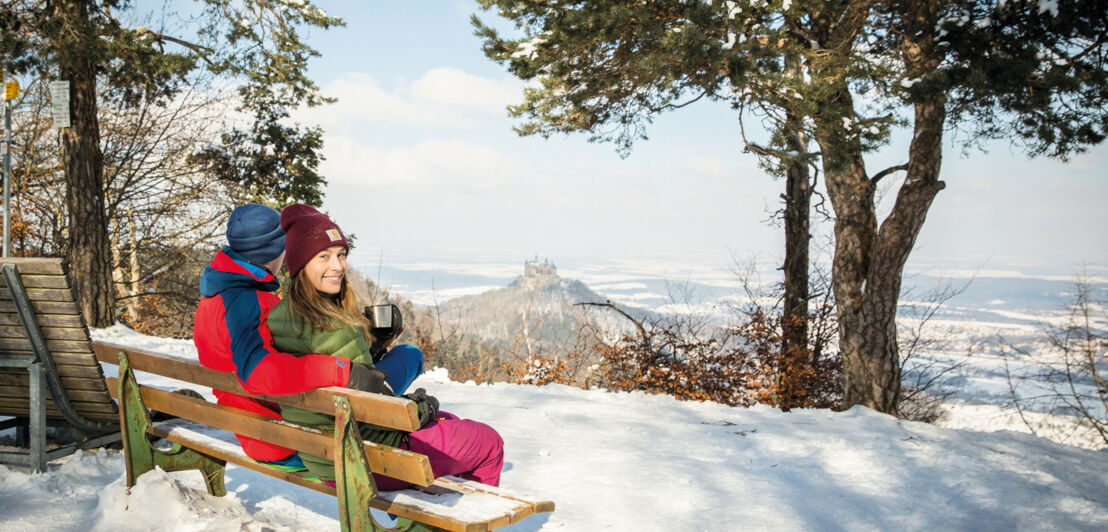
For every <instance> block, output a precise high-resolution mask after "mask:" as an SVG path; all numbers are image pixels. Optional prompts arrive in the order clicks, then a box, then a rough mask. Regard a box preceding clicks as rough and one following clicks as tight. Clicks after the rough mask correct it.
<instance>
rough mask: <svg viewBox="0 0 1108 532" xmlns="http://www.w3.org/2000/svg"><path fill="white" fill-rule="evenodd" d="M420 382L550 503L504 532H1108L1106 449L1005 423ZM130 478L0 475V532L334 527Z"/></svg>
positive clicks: (180, 480) (105, 470) (249, 490)
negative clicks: (483, 427)
mask: <svg viewBox="0 0 1108 532" xmlns="http://www.w3.org/2000/svg"><path fill="white" fill-rule="evenodd" d="M94 335H95V336H96V337H97V338H101V339H108V340H111V341H115V342H120V343H127V344H130V345H136V346H141V347H146V348H150V349H155V350H159V351H164V352H170V353H174V354H179V355H184V356H191V357H194V356H195V351H194V350H193V349H192V346H191V342H188V341H179V340H166V339H161V338H151V337H144V336H141V335H137V334H135V333H133V332H130V331H128V330H126V329H124V328H122V327H118V326H117V327H113V328H111V329H105V330H99V331H94ZM106 367H107V368H111V366H106ZM139 379H140V381H143V382H151V380H152V379H151V378H149V377H148V376H144V375H142V374H140V375H139ZM161 384H162V385H165V386H166V387H173V384H172V383H170V382H163V383H161ZM417 385H419V386H424V387H426V388H427V389H428V390H429V391H430V392H431V393H433V394H434V395H436V396H438V397H439V398H440V399H441V400H442V403H443V407H444V408H445V409H449V410H450V411H452V412H454V413H457V414H459V415H462V416H465V417H471V418H474V419H479V420H482V421H485V422H487V423H489V424H491V425H492V426H494V427H496V428H497V429H498V430H499V431H500V432H501V434H502V435H503V437H504V440H505V454H506V463H505V471H504V475H503V478H502V485H503V486H505V487H508V488H510V489H512V490H515V491H521V492H526V493H531V494H533V495H536V496H539V497H542V498H547V499H551V500H554V501H555V502H556V503H557V510H555V512H554V513H552V514H543V515H539V516H534V517H531V518H529V519H528V520H526V521H524V522H523V523H520V524H518V525H514V526H512V527H509V528H507V529H505V530H516V531H524V530H567V531H568V530H573V531H578V530H581V531H590V530H620V531H623V530H636V531H637V530H712V531H714V530H740V529H758V530H1011V529H1021V530H1046V529H1051V530H1054V529H1060V530H1105V529H1108V452H1104V451H1101V452H1097V451H1093V450H1088V449H1082V448H1078V447H1073V446H1067V445H1062V444H1058V443H1054V442H1052V441H1049V440H1047V439H1044V438H1040V437H1036V436H1032V435H1029V434H1022V433H1017V432H1013V431H1009V430H1003V429H1005V428H1006V426H1005V425H1004V424H1003V423H1001V424H999V425H994V426H993V427H991V428H990V430H994V431H992V432H989V431H985V432H982V431H968V430H954V429H949V428H942V427H937V426H933V425H926V424H920V423H912V422H905V421H898V420H897V419H894V418H892V417H889V416H885V415H882V414H878V413H875V412H873V411H870V410H867V409H864V408H854V409H851V410H848V411H846V412H841V413H833V412H829V411H823V410H794V411H793V412H791V413H787V414H786V413H782V412H779V411H777V410H774V409H771V408H768V407H761V406H759V407H754V408H732V407H727V406H723V405H719V404H712V403H695V402H679V401H675V400H673V399H671V398H669V397H665V396H648V395H643V394H637V393H608V392H604V391H598V390H590V391H586V390H580V389H576V388H570V387H564V386H557V385H553V386H546V387H533V386H526V385H514V384H493V385H475V384H472V383H469V384H459V383H454V382H450V381H449V380H448V379H447V378H446V375H445V373H444V372H443V370H434V371H431V372H429V373H428V374H426V375H424V376H423V377H421V378H420V380H419V381H418V383H417ZM994 422H999V421H996V420H994ZM1012 427H1013V428H1015V425H1012ZM978 428H985V427H978ZM122 476H123V459H122V457H121V456H120V454H119V453H118V452H108V451H103V450H101V451H98V452H93V453H89V454H78V455H75V456H73V457H71V458H69V459H66V460H61V461H57V462H54V463H51V464H50V471H49V472H48V473H45V474H38V475H28V474H26V473H23V472H19V471H16V470H13V469H9V468H4V467H3V466H0V520H2V521H0V530H4V531H7V530H12V531H25V530H51V531H54V530H81V531H84V530H112V531H117V530H151V529H162V530H189V531H193V530H309V529H310V530H321V529H322V530H326V529H330V530H334V529H337V527H338V523H337V521H336V515H337V508H336V504H335V500H334V499H333V498H331V497H328V496H325V495H322V494H319V493H316V492H313V491H310V490H306V489H303V488H298V487H294V486H291V485H289V484H287V483H284V482H280V481H277V480H274V479H271V478H269V477H266V476H264V475H259V474H256V473H253V472H251V471H248V470H244V469H241V468H237V467H234V466H232V467H229V468H228V472H227V487H228V491H229V494H228V496H227V497H224V498H216V497H210V496H208V495H207V494H206V493H205V492H204V489H203V484H202V482H201V480H200V476H199V474H198V473H196V472H180V473H172V474H166V473H162V472H160V471H156V472H152V473H148V474H146V475H144V476H143V477H142V478H141V479H140V482H139V484H138V485H137V486H136V487H135V488H133V489H132V490H131V491H130V493H129V494H128V493H127V492H126V491H125V490H124V488H123V484H122V482H123V481H122Z"/></svg>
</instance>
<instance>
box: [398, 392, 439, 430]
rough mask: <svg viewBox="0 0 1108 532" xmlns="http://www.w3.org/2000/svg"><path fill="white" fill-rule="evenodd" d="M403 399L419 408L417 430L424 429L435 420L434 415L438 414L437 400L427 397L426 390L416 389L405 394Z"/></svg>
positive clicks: (433, 397) (431, 396) (430, 396)
mask: <svg viewBox="0 0 1108 532" xmlns="http://www.w3.org/2000/svg"><path fill="white" fill-rule="evenodd" d="M404 397H405V398H406V399H408V400H411V401H413V402H414V403H415V404H416V406H417V407H419V428H423V427H426V426H427V424H428V423H430V422H431V420H433V419H435V414H438V413H439V400H438V399H435V396H433V395H427V390H424V389H423V388H416V391H414V392H412V393H409V394H405V395H404Z"/></svg>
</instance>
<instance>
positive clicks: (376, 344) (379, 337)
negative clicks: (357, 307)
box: [363, 304, 404, 362]
mask: <svg viewBox="0 0 1108 532" xmlns="http://www.w3.org/2000/svg"><path fill="white" fill-rule="evenodd" d="M389 307H391V309H392V312H391V314H392V316H391V320H389V321H390V323H389V325H388V326H387V327H378V324H377V322H376V320H374V318H373V309H372V308H371V307H366V308H365V310H364V311H363V312H364V313H365V317H366V318H367V319H368V320H369V324H370V331H369V332H370V333H372V334H373V344H372V345H370V346H369V354H370V355H372V356H373V361H374V362H377V361H379V360H381V358H382V357H384V356H385V353H387V352H388V345H389V343H391V342H392V341H393V340H395V339H396V337H397V336H400V333H401V332H404V317H403V315H402V314H400V307H398V306H396V305H393V304H390V305H389Z"/></svg>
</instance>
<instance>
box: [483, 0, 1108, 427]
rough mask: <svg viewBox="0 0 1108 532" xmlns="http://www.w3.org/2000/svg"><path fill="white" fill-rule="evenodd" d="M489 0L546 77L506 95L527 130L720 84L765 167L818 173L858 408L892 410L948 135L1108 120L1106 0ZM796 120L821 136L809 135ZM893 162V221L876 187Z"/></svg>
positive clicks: (578, 126) (710, 91) (1013, 132)
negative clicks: (906, 299)
mask: <svg viewBox="0 0 1108 532" xmlns="http://www.w3.org/2000/svg"><path fill="white" fill-rule="evenodd" d="M480 3H481V5H482V7H483V8H485V9H486V10H493V9H495V10H496V13H497V14H498V15H499V16H500V17H503V18H505V19H508V20H510V21H512V22H514V23H515V25H516V28H517V30H518V31H519V33H520V34H521V35H519V36H517V37H514V38H505V37H502V36H501V35H500V33H499V32H498V31H497V30H496V29H494V28H493V27H491V26H490V25H487V24H485V23H483V22H482V21H481V20H480V19H479V18H478V17H474V18H473V23H474V25H475V26H476V28H477V33H478V35H479V36H481V37H482V38H483V39H484V51H485V53H486V55H488V56H489V57H490V58H492V59H495V60H497V61H500V62H502V63H504V64H506V65H507V66H508V68H509V70H510V71H511V72H512V73H513V74H515V75H516V76H518V77H520V78H522V79H526V80H535V81H537V86H535V87H534V88H529V89H526V91H525V101H524V102H523V103H522V104H520V105H519V106H516V107H513V108H511V112H512V113H513V114H514V115H515V116H518V117H523V118H525V121H524V122H523V123H522V124H521V125H519V126H518V127H517V128H516V130H517V131H518V132H519V133H520V134H523V135H533V134H537V135H543V136H549V135H551V134H554V133H566V132H574V131H584V132H588V133H589V134H590V139H591V140H598V141H611V142H615V143H616V144H617V145H618V146H619V147H620V148H621V149H623V150H626V149H629V148H630V146H631V144H632V143H633V142H634V141H635V140H636V139H640V138H644V137H645V132H646V127H647V125H649V123H650V121H651V120H652V119H653V117H654V116H655V115H657V114H658V113H661V112H664V111H668V110H673V109H677V108H680V107H682V106H685V105H688V104H689V103H690V102H692V101H696V100H700V99H707V100H716V101H722V102H727V103H730V104H731V105H732V106H733V107H734V108H735V109H736V111H737V112H738V113H739V115H740V118H741V119H742V121H749V120H751V119H757V120H762V121H763V123H765V124H766V125H767V127H768V128H769V130H770V138H769V139H768V140H767V141H765V142H762V143H758V142H755V141H752V140H749V139H747V140H746V141H745V142H746V146H745V148H746V149H749V150H752V151H754V152H755V153H757V154H758V155H759V156H761V157H762V162H763V165H765V166H767V167H769V168H771V169H776V171H777V173H779V174H780V173H786V172H787V171H788V169H789V168H796V167H795V166H790V163H795V162H801V163H804V164H813V165H816V166H818V168H820V169H821V170H822V173H823V175H824V182H825V185H826V188H827V193H828V196H829V199H830V202H831V205H832V208H833V209H834V216H835V225H834V234H835V255H834V259H833V273H832V286H833V291H834V296H835V304H836V309H837V313H838V324H839V325H838V327H839V342H840V350H841V353H842V355H843V360H844V383H843V386H844V402H845V404H846V405H847V406H849V405H855V404H861V405H865V406H869V407H871V408H874V409H877V410H880V411H883V412H888V413H896V411H897V404H898V401H899V397H900V367H899V365H900V360H899V356H898V353H897V341H896V340H897V339H896V323H895V320H896V308H897V300H898V297H899V293H900V283H901V276H902V273H903V270H904V265H905V263H906V262H907V259H908V255H909V253H910V252H911V250H912V247H913V245H914V243H915V239H916V237H917V236H918V235H919V232H920V229H921V228H922V226H923V222H924V219H925V218H926V215H927V212H928V210H929V208H930V206H931V202H932V201H933V200H934V198H935V196H936V195H937V194H938V193H939V191H940V190H942V189H943V188H944V187H945V183H943V182H942V181H941V180H940V179H939V175H940V167H941V160H942V141H943V138H944V133H945V132H946V131H954V132H956V136H955V138H956V139H957V140H959V141H960V142H962V143H963V144H964V145H966V146H973V145H978V144H980V143H982V142H985V141H988V140H991V139H1009V140H1011V141H1012V142H1014V143H1015V144H1017V145H1019V146H1020V147H1022V148H1024V149H1025V151H1026V152H1027V153H1028V154H1029V155H1032V156H1036V155H1046V156H1051V157H1058V158H1063V159H1064V158H1066V157H1067V156H1069V155H1070V154H1073V153H1076V152H1080V151H1082V150H1084V149H1085V148H1086V147H1087V146H1088V145H1090V144H1095V143H1099V142H1101V141H1102V140H1103V139H1104V137H1105V134H1106V132H1108V82H1106V81H1108V80H1106V73H1108V69H1106V63H1105V61H1106V54H1108V38H1106V37H1105V35H1108V2H1106V1H1105V0H1056V1H1055V0H1044V1H1034V2H1029V1H1021V0H995V1H989V0H904V1H893V2H876V1H872V0H736V1H731V0H727V1H720V0H613V1H607V2H589V1H580V0H579V1H573V0H568V1H567V0H560V1H556V0H533V1H530V0H529V1H521V0H480ZM898 127H909V128H911V129H912V132H913V135H912V141H911V145H910V147H909V149H908V153H907V154H906V155H905V159H904V160H905V161H906V162H905V163H904V164H899V165H895V166H892V167H890V168H885V169H881V170H879V171H877V172H872V171H871V170H870V168H868V167H867V164H866V155H867V154H871V153H873V152H875V151H877V150H879V149H881V148H883V147H885V146H887V145H888V143H889V139H890V134H891V132H892V131H893V130H894V129H895V128H898ZM795 135H803V136H805V137H807V138H810V139H811V140H812V141H813V142H814V146H815V149H814V150H813V152H812V153H807V152H806V151H805V150H798V149H796V147H797V146H798V144H797V143H796V140H797V139H796V138H795ZM744 137H745V135H744ZM801 145H802V143H801ZM898 173H903V174H904V181H903V183H902V184H901V185H900V187H899V189H898V190H897V195H896V201H895V204H894V206H893V208H892V211H891V212H890V214H889V215H888V216H887V217H886V218H885V219H884V220H880V221H879V220H878V217H877V212H876V196H875V192H876V190H877V185H878V183H879V182H880V181H881V180H882V179H885V178H888V177H889V176H890V175H893V174H898Z"/></svg>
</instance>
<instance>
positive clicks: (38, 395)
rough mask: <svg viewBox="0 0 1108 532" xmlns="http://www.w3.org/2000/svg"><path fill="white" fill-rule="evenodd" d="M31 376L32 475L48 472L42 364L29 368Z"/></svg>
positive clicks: (36, 363) (44, 382) (32, 365)
mask: <svg viewBox="0 0 1108 532" xmlns="http://www.w3.org/2000/svg"><path fill="white" fill-rule="evenodd" d="M27 371H28V372H29V373H30V374H31V394H30V395H31V397H30V399H31V405H30V406H31V408H30V410H31V420H30V433H31V434H30V440H31V442H30V443H31V445H30V451H31V455H30V462H31V463H30V464H29V465H30V467H31V472H32V473H42V472H44V471H46V378H45V376H44V375H43V372H42V364H41V363H39V362H35V363H33V364H31V365H30V366H28V367H27Z"/></svg>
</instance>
